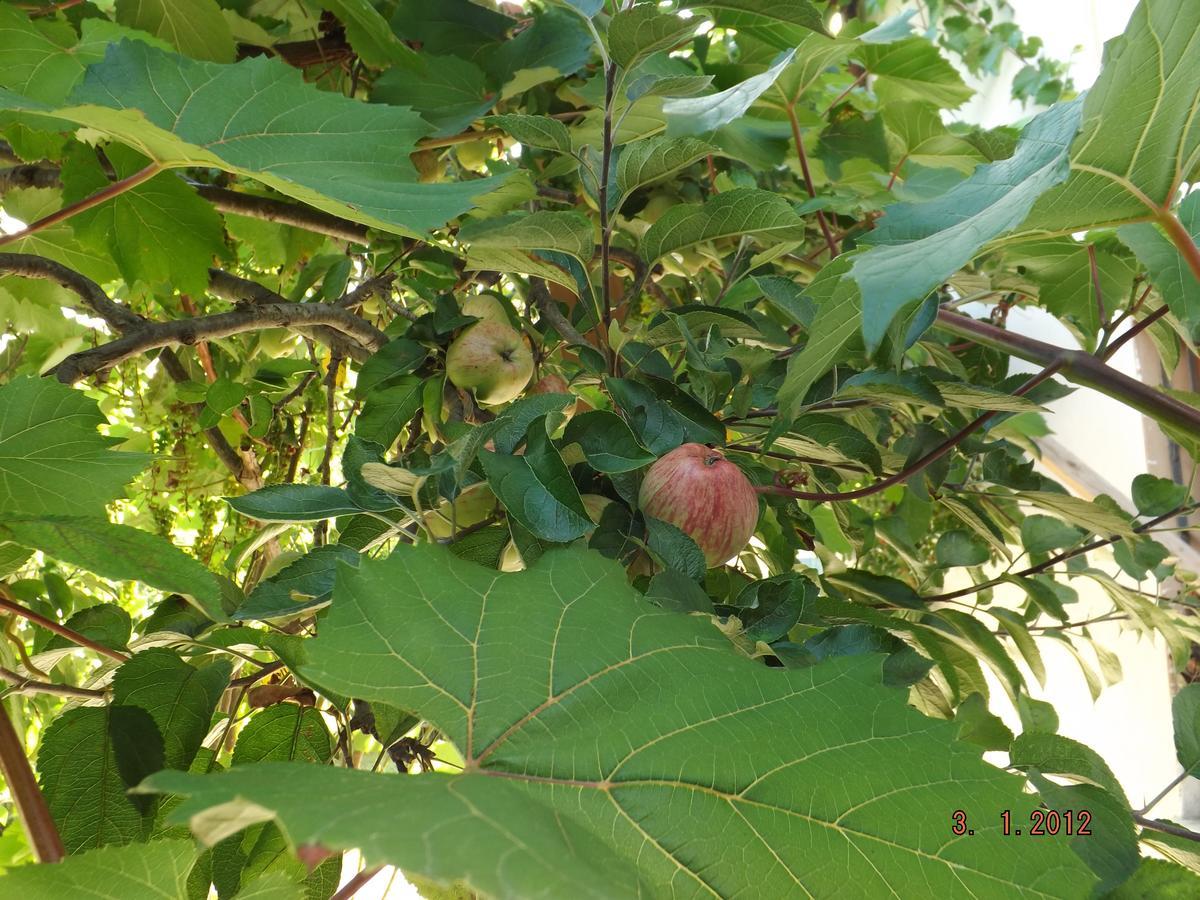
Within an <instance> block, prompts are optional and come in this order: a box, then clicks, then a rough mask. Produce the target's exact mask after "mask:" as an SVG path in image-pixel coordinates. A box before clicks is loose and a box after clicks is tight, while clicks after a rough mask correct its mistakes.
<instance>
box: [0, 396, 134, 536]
mask: <svg viewBox="0 0 1200 900" xmlns="http://www.w3.org/2000/svg"><path fill="white" fill-rule="evenodd" d="M103 424H105V419H104V416H103V415H101V413H100V410H99V408H98V407H97V406H96V402H95V401H94V400H92V399H90V398H89V397H88V396H87V395H86V394H84V393H82V392H80V391H75V390H72V389H71V388H69V387H67V386H66V385H63V384H59V383H58V382H57V381H55V380H53V379H52V378H36V377H34V376H30V375H23V376H20V377H17V378H14V379H13V380H12V381H10V382H9V383H8V384H5V385H0V513H5V514H14V513H19V514H25V515H67V516H77V515H80V514H88V515H104V507H105V505H106V504H107V503H108V502H109V501H110V500H113V499H115V498H116V497H119V496H121V492H122V491H121V489H122V487H123V486H124V485H125V483H126V482H127V481H129V480H130V479H131V478H133V476H134V475H136V474H137V473H138V472H140V471H141V470H142V469H143V468H144V467H145V465H146V462H147V461H148V459H149V457H147V456H145V455H143V454H141V453H122V452H119V451H116V450H110V449H108V448H109V447H111V446H112V445H113V444H117V443H120V441H118V440H114V439H113V438H109V437H102V436H101V435H100V434H98V433H97V431H96V428H97V426H99V425H103Z"/></svg>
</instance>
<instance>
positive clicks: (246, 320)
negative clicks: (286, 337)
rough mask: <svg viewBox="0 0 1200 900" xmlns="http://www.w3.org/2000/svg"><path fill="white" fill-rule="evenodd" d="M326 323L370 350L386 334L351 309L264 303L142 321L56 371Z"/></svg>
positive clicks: (72, 374) (87, 371)
mask: <svg viewBox="0 0 1200 900" xmlns="http://www.w3.org/2000/svg"><path fill="white" fill-rule="evenodd" d="M318 325H325V326H329V327H331V328H334V329H336V330H337V331H339V332H341V333H343V334H345V335H348V336H349V337H351V338H353V339H354V340H355V341H357V342H358V343H360V344H362V345H363V346H364V347H366V348H367V349H369V350H378V349H379V348H380V347H382V346H383V345H384V344H385V343H387V337H386V335H384V334H383V332H381V331H379V330H378V329H377V328H375V327H374V326H373V325H370V324H369V323H367V322H364V321H363V320H362V319H360V318H359V317H358V316H356V315H354V314H353V313H350V312H347V311H346V310H344V309H341V308H340V307H337V306H330V305H328V304H325V303H264V304H256V305H254V306H248V307H244V308H242V309H238V310H234V311H233V312H227V313H217V314H216V315H212V316H203V317H200V318H196V319H177V320H175V321H172V322H158V323H149V322H148V323H146V324H145V325H142V326H141V327H139V328H136V329H133V330H131V331H129V332H128V333H127V334H125V335H124V336H123V337H120V338H118V339H117V340H115V341H110V342H109V343H107V344H102V345H101V346H99V347H96V348H94V349H92V350H84V351H82V352H80V353H73V354H72V355H70V356H68V357H67V358H66V359H64V360H63V361H62V362H61V363H59V365H58V368H57V369H56V370H55V375H56V376H57V377H58V379H59V381H62V382H64V383H66V384H71V383H73V382H76V381H78V380H79V379H81V378H85V377H87V376H88V375H91V374H93V373H95V372H99V371H101V370H103V369H108V368H111V367H112V366H114V365H117V364H118V363H121V362H124V361H125V360H127V359H130V358H131V357H134V356H137V355H139V354H141V353H145V352H146V351H147V350H153V349H155V348H158V347H169V346H172V345H176V344H189V345H190V344H195V343H196V342H197V341H207V340H216V339H219V338H223V337H230V336H232V335H235V334H242V333H243V332H247V331H259V330H262V329H266V328H312V327H313V326H318Z"/></svg>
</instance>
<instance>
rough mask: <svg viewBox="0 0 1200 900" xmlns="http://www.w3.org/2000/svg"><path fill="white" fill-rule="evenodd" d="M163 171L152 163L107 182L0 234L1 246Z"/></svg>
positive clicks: (55, 222)
mask: <svg viewBox="0 0 1200 900" xmlns="http://www.w3.org/2000/svg"><path fill="white" fill-rule="evenodd" d="M161 171H162V167H161V166H160V165H159V164H158V163H151V164H150V165H148V166H146V168H144V169H139V170H138V171H137V172H134V173H133V174H132V175H130V176H128V177H127V178H122V179H120V180H119V181H114V182H112V183H111V184H107V185H105V186H104V187H102V188H101V189H100V190H98V191H96V192H95V193H94V194H90V195H88V196H87V197H84V198H83V199H82V200H77V201H75V202H74V203H71V204H68V205H67V206H64V207H63V208H62V209H60V210H57V211H56V212H52V213H50V215H48V216H43V217H42V218H40V219H38V220H37V221H36V222H34V223H32V224H30V225H29V226H27V227H26V228H25V229H24V230H22V231H17V232H14V233H13V234H5V235H0V247H3V246H4V245H5V244H11V243H12V242H13V241H19V240H22V239H24V238H27V237H29V236H30V235H31V234H36V233H37V232H39V231H41V230H42V229H44V228H49V227H50V226H51V225H57V224H58V223H59V222H64V221H66V220H67V219H69V218H71V217H72V216H74V215H77V214H78V213H81V212H83V211H84V210H86V209H91V208H92V207H95V206H99V205H100V204H101V203H103V202H104V201H106V200H111V199H112V198H113V197H115V196H117V195H118V194H123V193H125V192H126V191H128V190H130V189H132V188H135V187H137V186H138V185H139V184H142V183H143V182H146V181H149V180H150V179H151V178H153V177H154V176H155V175H157V174H159V173H160V172H161Z"/></svg>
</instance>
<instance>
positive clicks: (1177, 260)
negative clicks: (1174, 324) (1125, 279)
mask: <svg viewBox="0 0 1200 900" xmlns="http://www.w3.org/2000/svg"><path fill="white" fill-rule="evenodd" d="M1178 216H1179V221H1180V222H1181V223H1182V225H1183V227H1184V230H1185V231H1187V233H1188V234H1190V235H1191V237H1192V240H1193V241H1194V242H1197V243H1200V194H1195V193H1193V194H1191V195H1189V196H1188V197H1187V198H1186V199H1185V200H1184V201H1183V202H1182V203H1181V204H1179V212H1178ZM1117 235H1118V236H1119V237H1120V238H1121V240H1122V241H1124V242H1125V244H1126V245H1128V247H1129V248H1130V249H1131V250H1132V251H1133V252H1134V253H1136V254H1137V258H1138V259H1139V260H1141V263H1142V265H1144V266H1145V267H1146V270H1147V271H1148V272H1149V273H1150V280H1151V281H1152V282H1153V283H1154V286H1155V287H1157V288H1158V292H1159V293H1160V294H1161V295H1162V298H1163V300H1165V301H1166V303H1167V308H1168V309H1170V310H1171V312H1172V313H1174V314H1175V317H1176V318H1177V319H1179V321H1180V322H1182V323H1183V326H1184V328H1186V329H1187V331H1188V334H1189V335H1190V336H1191V340H1192V343H1197V342H1200V279H1198V278H1197V277H1196V274H1195V273H1194V272H1193V271H1192V270H1191V268H1189V266H1188V264H1187V263H1186V262H1185V261H1184V260H1183V259H1182V257H1181V256H1180V254H1179V250H1178V248H1176V246H1175V245H1174V244H1172V243H1171V242H1170V241H1169V240H1168V239H1167V238H1166V237H1165V236H1164V235H1163V233H1162V232H1161V231H1160V230H1159V229H1158V228H1157V227H1156V226H1154V225H1151V224H1149V223H1142V224H1139V225H1124V226H1122V227H1121V228H1120V229H1119V230H1118V231H1117Z"/></svg>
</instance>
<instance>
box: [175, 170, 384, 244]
mask: <svg viewBox="0 0 1200 900" xmlns="http://www.w3.org/2000/svg"><path fill="white" fill-rule="evenodd" d="M189 184H191V185H192V187H193V188H195V189H196V193H198V194H199V195H200V196H201V197H203V198H204V199H205V200H207V201H209V202H210V203H211V204H212V205H213V206H215V207H216V208H217V209H219V210H221V212H227V213H234V214H236V215H239V216H247V217H248V218H252V219H262V220H263V221H266V222H275V223H277V224H279V225H291V226H292V227H293V228H303V229H304V230H305V231H312V232H315V233H317V234H324V235H326V236H328V237H331V238H336V239H337V240H339V241H349V242H350V243H352V244H366V243H367V242H368V241H369V240H370V237H369V235H370V229H369V228H367V226H366V225H360V224H359V223H358V222H351V221H350V220H349V219H342V218H339V217H338V216H334V215H330V214H329V213H325V212H321V211H320V210H318V209H312V208H311V207H308V206H300V205H299V204H296V203H288V202H286V201H284V200H276V199H275V198H273V197H258V196H255V195H254V194H245V193H242V192H241V191H231V190H229V189H228V188H221V187H214V186H213V185H208V184H195V183H192V182H189Z"/></svg>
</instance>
